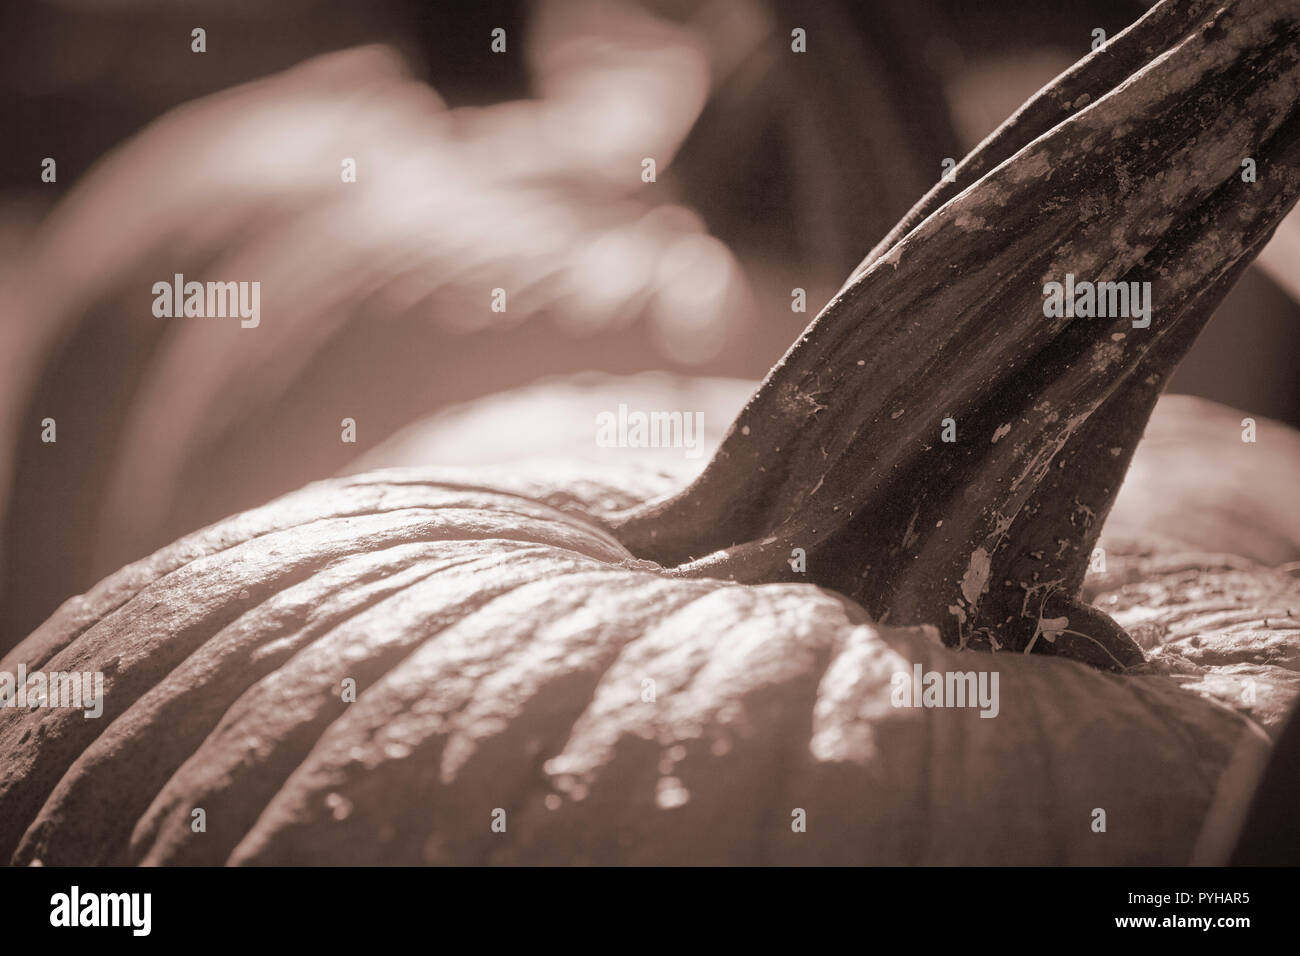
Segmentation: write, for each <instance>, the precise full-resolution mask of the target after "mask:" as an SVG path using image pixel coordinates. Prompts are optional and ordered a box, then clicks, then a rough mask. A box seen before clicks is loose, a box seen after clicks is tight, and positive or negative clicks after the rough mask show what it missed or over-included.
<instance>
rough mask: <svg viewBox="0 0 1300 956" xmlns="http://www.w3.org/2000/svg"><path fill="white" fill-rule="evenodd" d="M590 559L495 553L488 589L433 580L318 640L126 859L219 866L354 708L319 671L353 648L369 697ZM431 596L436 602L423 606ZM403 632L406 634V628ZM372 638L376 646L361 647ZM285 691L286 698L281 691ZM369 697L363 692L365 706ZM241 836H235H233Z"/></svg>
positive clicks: (213, 740)
mask: <svg viewBox="0 0 1300 956" xmlns="http://www.w3.org/2000/svg"><path fill="white" fill-rule="evenodd" d="M592 560H593V559H591V558H589V557H587V556H578V557H576V558H569V557H561V558H552V559H550V560H548V562H547V563H546V564H544V565H543V566H541V567H539V566H538V562H537V561H536V560H535V559H534V560H527V559H526V557H525V556H523V555H517V556H516V560H514V561H512V562H511V565H506V566H502V565H501V564H500V563H499V559H498V555H496V554H489V555H488V556H486V557H485V558H484V559H483V561H482V562H473V564H482V565H485V566H492V565H493V564H494V562H495V566H494V568H493V574H492V577H490V578H489V579H487V580H486V581H484V580H482V578H483V576H484V571H483V570H476V569H474V568H472V567H468V568H466V569H464V571H463V573H462V574H461V575H459V577H460V583H459V584H458V585H456V586H455V587H454V588H453V583H452V582H451V581H449V580H448V579H447V577H446V575H445V574H444V575H441V576H439V577H437V579H436V580H434V579H426V580H425V581H422V582H419V583H417V584H415V585H413V586H412V587H410V588H408V589H406V590H405V591H404V592H402V593H401V594H399V595H394V596H391V597H389V598H387V599H385V600H384V601H382V602H380V603H379V604H378V605H376V606H375V607H374V608H372V609H370V610H369V611H367V612H365V613H364V614H361V615H358V616H356V617H354V618H352V619H350V620H349V621H347V622H345V623H344V624H343V625H341V626H339V627H336V628H333V629H331V630H330V631H328V632H327V633H325V634H322V635H320V636H319V637H317V638H316V639H315V640H314V641H312V642H311V643H310V644H309V645H307V646H306V647H304V648H302V649H300V650H299V651H298V652H296V653H295V654H294V656H293V657H292V658H291V659H290V660H289V661H288V662H286V663H285V664H284V665H283V666H281V667H280V668H278V669H277V670H275V671H274V672H272V673H271V674H268V675H267V676H266V677H264V678H261V679H259V680H258V681H257V682H256V683H255V684H254V685H253V686H252V687H250V688H249V689H248V690H247V691H245V692H244V693H243V694H241V695H240V696H239V698H238V699H237V700H236V701H234V702H233V703H232V704H231V705H230V707H228V708H227V710H226V712H225V713H224V714H223V715H222V718H221V721H220V722H219V723H218V725H217V726H216V727H215V728H214V730H213V731H212V733H210V734H209V735H208V736H207V737H206V738H205V739H204V740H203V741H202V743H201V744H200V745H199V747H198V749H196V750H195V752H194V753H193V754H192V755H191V756H190V757H189V758H188V759H187V760H186V761H185V762H184V763H183V764H182V765H181V766H180V767H179V768H178V769H177V770H176V772H175V773H174V774H173V775H172V776H171V778H170V779H169V780H168V781H167V783H166V784H165V785H164V786H163V787H162V788H161V789H160V790H159V791H158V795H157V796H156V797H155V798H154V800H153V802H152V804H151V805H150V807H149V809H148V811H147V812H146V813H145V814H143V815H142V816H141V817H140V822H139V823H138V824H137V826H136V829H135V832H134V833H133V835H132V837H131V842H130V850H129V853H128V858H129V859H130V860H131V861H132V862H135V863H140V862H143V863H175V862H183V863H191V862H208V863H220V862H222V861H223V860H224V859H225V857H226V855H227V854H228V852H229V850H230V848H232V847H233V846H234V845H235V844H236V843H237V842H238V840H239V839H241V838H242V836H243V835H244V834H245V833H247V832H248V829H249V827H250V826H252V824H253V823H254V821H255V820H256V816H257V814H258V813H259V812H260V810H261V809H262V808H264V807H265V806H266V805H267V804H266V800H269V799H272V798H273V797H274V794H275V793H276V792H277V791H278V789H279V788H280V786H282V785H283V781H284V780H286V779H288V777H289V776H291V775H292V773H293V771H294V769H295V768H296V767H297V766H298V765H299V764H301V762H302V760H303V759H304V758H305V757H306V755H307V754H308V753H310V752H311V749H312V748H313V747H314V746H315V745H316V742H317V741H318V740H319V739H320V737H321V735H322V734H323V733H324V732H325V730H326V729H327V728H328V727H329V726H330V724H332V723H333V722H334V721H335V720H338V719H339V718H340V717H341V716H346V715H347V714H348V713H349V712H350V711H351V708H352V707H353V706H354V705H350V704H345V703H343V702H342V701H338V700H335V699H334V698H332V697H328V696H326V697H320V696H318V695H316V694H314V693H313V692H311V691H310V688H311V687H312V686H316V685H319V683H320V682H321V677H320V676H319V673H318V672H319V670H320V667H318V666H317V665H318V662H320V663H323V665H324V666H325V667H328V668H330V669H332V670H340V669H341V668H342V663H341V660H342V659H343V654H342V652H343V651H344V650H345V649H346V648H349V647H351V648H358V649H360V648H365V650H366V652H367V653H366V655H365V656H364V657H355V656H354V657H353V659H352V660H351V661H349V662H348V664H347V673H348V676H352V677H353V678H354V679H355V680H356V681H357V684H358V687H359V688H362V687H364V688H367V689H369V688H371V687H373V686H374V685H375V684H376V683H378V682H381V681H382V680H383V679H384V676H385V675H386V674H388V673H389V672H391V671H392V670H393V669H394V668H395V667H398V666H400V665H401V664H402V662H403V661H405V660H407V659H408V658H409V657H410V656H411V655H412V654H414V653H417V652H418V651H419V649H420V648H421V647H423V646H425V645H427V644H430V643H434V642H436V641H438V639H439V638H440V637H441V636H442V635H443V634H444V632H445V631H446V630H447V628H449V627H452V626H454V625H455V624H456V623H457V622H458V621H460V620H461V619H462V618H465V617H466V616H473V615H475V614H477V613H479V612H480V611H481V610H482V608H483V607H484V606H487V605H490V604H492V603H493V602H494V601H495V600H498V599H499V598H500V597H501V596H503V595H505V594H508V593H510V592H512V591H513V590H515V589H517V588H518V587H520V586H522V585H525V584H527V583H529V582H532V581H535V580H537V579H538V576H539V575H541V576H544V577H547V578H550V579H554V578H555V576H556V575H557V573H558V572H559V571H560V570H561V569H562V568H564V567H566V566H567V567H570V568H575V567H583V566H585V565H586V564H587V563H588V562H591V561H592ZM557 565H558V567H557ZM426 594H431V595H433V597H434V600H433V601H432V602H425V603H424V604H421V600H422V599H423V598H424V597H425V595H426ZM449 601H450V602H451V603H448V602H449ZM430 605H431V606H430ZM403 623H408V624H409V626H407V627H405V628H404V627H402V626H400V625H402V624H403ZM366 635H369V636H370V638H371V640H369V641H360V640H358V638H359V637H363V636H366ZM336 655H337V657H338V661H339V662H336ZM335 683H337V682H335ZM281 687H283V688H284V692H282V693H281V692H278V691H279V688H281ZM364 696H365V691H362V693H361V694H360V695H359V696H358V703H360V701H361V699H362V698H363V697H364ZM268 713H270V714H271V718H270V719H268V718H267V715H268ZM247 733H251V734H253V735H254V736H256V737H257V738H258V740H265V739H266V737H267V735H268V734H270V735H271V738H272V739H271V740H270V748H269V749H267V750H266V751H265V754H264V755H258V754H251V755H250V754H247V753H246V752H245V750H244V749H243V747H242V746H241V741H242V740H243V737H242V736H241V735H244V734H247ZM250 761H251V762H250ZM231 780H239V781H241V783H240V785H239V786H238V787H237V788H235V789H236V790H237V796H238V798H239V803H238V804H237V805H234V806H231V807H228V808H226V809H225V810H224V811H222V812H221V813H217V812H215V811H214V810H213V809H212V806H213V805H214V804H213V803H212V801H213V800H214V799H216V798H218V796H219V795H224V794H225V793H229V784H230V781H231ZM214 788H215V789H214ZM263 795H265V799H263ZM196 799H197V800H201V801H202V800H207V801H208V803H207V805H208V806H209V829H208V832H207V833H206V834H205V835H204V838H203V839H202V840H199V841H194V840H192V839H191V838H190V830H189V806H190V805H191V804H192V801H194V800H196ZM236 817H237V818H238V819H235V818H236ZM240 820H243V821H244V822H243V823H241V822H240ZM236 829H237V830H239V832H238V833H234V830H236ZM217 844H221V845H217Z"/></svg>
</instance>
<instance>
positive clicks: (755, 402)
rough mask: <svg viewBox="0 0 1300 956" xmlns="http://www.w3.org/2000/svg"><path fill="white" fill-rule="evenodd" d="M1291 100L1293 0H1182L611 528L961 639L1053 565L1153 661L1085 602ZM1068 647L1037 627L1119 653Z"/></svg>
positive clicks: (1276, 161)
mask: <svg viewBox="0 0 1300 956" xmlns="http://www.w3.org/2000/svg"><path fill="white" fill-rule="evenodd" d="M1298 101H1300V4H1297V3H1295V2H1294V0H1288V2H1285V3H1280V4H1279V3H1277V2H1275V0H1232V2H1228V3H1209V2H1204V0H1184V2H1174V0H1164V2H1162V3H1161V4H1159V5H1158V6H1156V7H1154V8H1153V9H1152V10H1151V11H1149V12H1148V13H1147V15H1146V16H1144V17H1143V18H1142V19H1141V20H1139V21H1138V22H1137V23H1135V24H1134V25H1133V26H1131V27H1130V28H1129V29H1128V30H1126V31H1124V32H1123V33H1122V34H1120V35H1119V36H1117V37H1115V38H1114V39H1113V40H1112V41H1111V42H1110V43H1109V44H1107V45H1106V46H1104V47H1103V48H1102V49H1100V50H1099V51H1097V52H1095V53H1093V54H1092V55H1091V56H1089V57H1088V58H1086V59H1085V60H1083V61H1082V62H1081V63H1080V64H1078V65H1077V66H1076V67H1074V68H1073V69H1071V70H1070V71H1068V72H1067V73H1065V74H1063V75H1062V76H1061V77H1059V78H1058V79H1057V80H1056V81H1054V82H1053V83H1052V84H1051V85H1050V86H1048V87H1047V88H1046V89H1044V90H1043V91H1042V92H1040V93H1039V94H1037V96H1035V97H1034V99H1033V100H1031V101H1030V102H1029V103H1028V104H1026V105H1025V106H1024V107H1023V108H1022V109H1021V110H1020V111H1019V112H1018V113H1017V114H1016V115H1015V116H1013V117H1012V118H1011V119H1010V120H1008V122H1007V123H1006V124H1004V125H1003V127H1002V128H1001V129H999V130H998V132H996V133H995V134H993V135H992V136H990V137H989V138H988V139H987V140H986V141H985V142H984V143H983V144H981V145H980V146H979V147H978V148H977V149H976V150H975V151H974V152H973V153H972V154H971V155H970V156H968V157H966V159H965V160H964V161H963V162H962V163H961V164H960V165H959V166H958V167H957V169H956V177H955V178H956V182H954V183H940V184H939V185H938V186H936V187H935V188H934V189H933V190H932V191H931V192H930V194H929V195H927V196H926V197H925V198H924V199H922V200H921V202H920V203H918V204H917V206H916V207H915V208H914V209H913V210H912V212H910V213H909V214H908V216H907V217H905V218H904V219H903V221H902V222H901V223H900V224H899V225H898V226H897V227H896V228H895V229H894V231H893V232H892V233H891V234H890V236H888V237H887V238H886V240H885V241H884V242H882V243H881V244H880V245H879V246H877V247H876V249H875V250H873V251H872V253H871V254H870V255H869V256H868V257H867V259H866V260H864V263H863V265H862V266H860V267H859V268H858V270H857V271H856V272H855V273H854V275H853V276H852V277H851V278H850V281H849V282H848V283H847V284H846V286H845V287H844V288H843V289H842V290H841V291H840V293H839V294H838V295H837V296H836V297H835V298H834V299H833V300H832V301H831V302H830V304H829V305H827V306H826V308H825V309H824V310H823V311H822V312H821V314H820V315H818V317H817V318H816V319H814V320H813V322H812V323H811V324H810V325H809V326H808V328H807V329H806V330H805V331H804V333H803V335H802V336H800V338H799V340H798V341H797V342H796V343H795V344H794V345H793V346H792V347H791V348H790V350H789V351H788V352H787V353H786V355H785V356H784V357H783V358H782V359H781V361H780V362H779V363H778V364H777V365H776V367H775V368H773V369H772V371H771V372H770V373H769V374H768V376H767V378H766V379H765V381H764V382H763V384H762V386H761V387H760V388H759V390H758V391H757V392H756V393H755V395H754V396H753V398H751V399H750V402H749V404H748V405H747V406H746V407H745V409H744V410H743V411H742V412H741V414H740V416H739V417H738V418H737V419H736V421H735V422H734V423H733V424H732V427H731V430H730V432H729V433H728V435H727V437H726V439H725V440H724V442H723V444H722V446H721V447H720V448H719V450H718V452H717V454H716V455H715V456H714V458H713V460H712V461H711V462H710V463H709V465H708V467H707V468H706V469H705V471H704V472H703V473H702V474H701V476H700V477H699V478H698V479H697V480H696V481H695V482H694V483H693V484H692V485H691V486H690V487H688V488H687V489H685V490H684V491H682V492H681V493H679V494H677V495H675V496H672V497H670V498H667V499H665V500H662V501H659V502H655V503H651V504H650V505H647V506H645V507H643V508H640V509H637V510H635V511H633V512H630V513H627V514H624V515H620V516H616V517H615V518H614V519H612V520H611V522H610V524H611V527H612V529H613V530H614V532H615V534H617V535H618V537H619V538H620V540H622V541H623V543H624V544H625V545H626V546H627V547H628V548H629V550H631V551H632V552H633V553H634V554H636V555H637V556H638V557H641V558H646V559H650V560H654V561H657V562H659V563H660V564H661V565H664V566H665V567H670V568H673V569H675V570H674V573H675V574H679V575H683V576H708V577H722V578H731V579H734V580H737V581H746V582H761V581H792V580H794V581H797V580H805V581H812V582H814V583H816V584H819V585H821V586H823V587H828V588H833V589H835V590H837V591H840V592H842V593H844V594H847V595H849V596H850V597H852V598H854V599H855V600H857V601H858V602H859V603H861V604H862V605H863V606H864V607H865V608H866V609H867V610H868V611H869V612H870V613H872V614H873V615H874V616H876V617H877V618H880V617H882V616H884V615H886V614H888V615H889V616H890V621H891V622H892V623H900V624H911V623H932V624H939V625H940V630H941V632H942V633H943V635H944V638H945V640H946V641H947V642H949V643H951V644H968V643H970V644H975V645H979V644H980V643H981V641H980V639H979V637H978V635H980V634H984V635H988V634H993V635H996V638H995V642H994V643H996V645H997V646H999V647H1001V648H1004V649H1011V650H1017V651H1019V650H1023V649H1024V648H1025V647H1026V646H1028V645H1029V643H1030V642H1031V641H1032V640H1033V636H1034V634H1035V633H1037V624H1036V621H1035V619H1034V616H1033V615H1028V616H1026V614H1025V610H1024V609H1025V606H1026V605H1025V597H1026V594H1029V593H1035V592H1036V591H1037V589H1040V588H1042V587H1043V586H1044V585H1045V584H1049V583H1050V584H1052V585H1054V586H1055V587H1056V588H1059V589H1060V590H1061V592H1062V593H1061V594H1060V595H1054V597H1053V600H1054V601H1057V602H1060V603H1061V604H1062V606H1068V614H1069V617H1070V620H1071V622H1072V623H1074V624H1080V623H1081V622H1086V626H1085V630H1087V631H1088V632H1089V635H1090V638H1092V639H1096V640H1097V641H1099V642H1100V643H1101V644H1102V645H1104V647H1105V650H1106V655H1107V656H1108V657H1113V658H1116V659H1118V660H1119V661H1120V662H1124V666H1128V665H1129V663H1131V662H1133V661H1134V655H1135V654H1136V660H1141V652H1140V650H1138V648H1137V646H1136V644H1134V643H1133V642H1132V641H1131V640H1130V639H1128V638H1127V636H1126V635H1124V632H1123V630H1122V629H1121V628H1119V626H1118V625H1116V624H1115V623H1114V622H1113V621H1111V620H1110V619H1109V618H1108V617H1106V615H1104V614H1102V613H1101V612H1100V611H1097V610H1096V609H1092V608H1086V606H1085V605H1082V604H1080V603H1079V602H1078V601H1077V600H1075V596H1077V595H1078V593H1079V589H1080V586H1081V584H1082V581H1083V576H1084V573H1085V571H1086V570H1087V564H1088V559H1089V556H1090V555H1091V553H1092V549H1093V546H1094V544H1095V542H1096V539H1097V536H1098V534H1099V533H1100V530H1101V524H1102V521H1103V520H1104V518H1105V516H1106V514H1107V513H1108V511H1109V509H1110V507H1111V504H1112V503H1113V501H1114V498H1115V494H1116V492H1117V491H1118V489H1119V485H1120V482H1121V481H1122V479H1123V476H1124V473H1125V471H1126V469H1127V467H1128V464H1129V461H1130V459H1131V457H1132V454H1133V451H1134V449H1135V447H1136V445H1137V442H1138V440H1139V439H1140V438H1141V435H1142V432H1143V429H1144V428H1145V426H1146V422H1147V419H1148V417H1149V416H1150V413H1151V410H1152V409H1153V407H1154V405H1155V401H1156V398H1157V397H1158V395H1159V394H1160V392H1161V391H1162V390H1163V388H1164V386H1165V384H1166V382H1167V381H1168V378H1169V376H1170V374H1171V373H1172V372H1173V369H1174V367H1175V366H1176V365H1177V364H1178V362H1179V361H1180V360H1181V358H1182V357H1183V355H1184V354H1186V352H1187V350H1188V349H1189V348H1190V346H1191V344H1192V341H1193V340H1194V339H1195V337H1196V335H1197V333H1198V332H1199V331H1200V329H1201V328H1202V327H1203V326H1204V324H1205V322H1206V321H1207V320H1208V319H1209V316H1210V315H1211V313H1212V312H1213V311H1214V309H1215V308H1216V307H1217V306H1218V304H1219V302H1220V301H1222V299H1223V297H1224V296H1225V295H1226V294H1227V292H1228V290H1229V289H1230V288H1231V286H1232V285H1233V284H1234V283H1235V281H1236V279H1237V278H1238V277H1239V276H1240V274H1241V272H1242V271H1243V270H1244V269H1245V267H1246V266H1247V265H1248V264H1249V262H1250V261H1251V260H1252V259H1253V258H1254V257H1255V255H1256V254H1257V253H1258V252H1259V250H1260V249H1261V248H1262V246H1263V245H1264V243H1265V242H1266V241H1267V240H1268V237H1269V236H1270V235H1271V233H1272V231H1273V229H1274V228H1275V227H1276V225H1277V223H1278V222H1279V221H1280V220H1281V219H1282V217H1283V216H1284V215H1286V213H1287V211H1288V210H1289V209H1290V208H1291V207H1292V206H1293V205H1294V204H1295V201H1296V198H1297V195H1298V194H1300V107H1298V106H1297V102H1298ZM1248 158H1249V159H1250V160H1251V161H1252V163H1253V168H1254V169H1255V170H1256V175H1255V176H1254V177H1250V178H1249V179H1248V178H1246V177H1244V175H1243V161H1244V160H1245V159H1248ZM1053 283H1056V284H1059V286H1056V285H1052V284H1053ZM1101 283H1111V284H1112V285H1102V286H1101V291H1100V292H1099V293H1098V294H1097V295H1096V296H1093V295H1092V293H1093V292H1094V291H1096V290H1097V286H1098V285H1100V284H1101ZM1085 287H1086V288H1087V290H1088V291H1087V292H1083V291H1081V290H1083V289H1084V288H1085ZM1121 290H1123V294H1124V297H1123V298H1121ZM1053 297H1055V299H1056V301H1057V302H1061V301H1062V300H1065V301H1067V302H1068V305H1066V306H1064V307H1063V309H1062V310H1061V311H1060V312H1057V311H1055V310H1054V309H1053V308H1052V303H1053ZM1103 300H1105V301H1104V302H1103ZM1125 303H1127V308H1126V307H1125ZM1049 313H1050V314H1049ZM1062 313H1063V314H1062ZM984 643H987V641H985V642H984ZM1055 644H1056V645H1058V646H1053V645H1052V644H1050V643H1049V642H1045V641H1044V642H1039V643H1038V647H1037V648H1036V649H1037V650H1040V651H1041V650H1044V649H1047V648H1049V647H1051V648H1052V649H1053V651H1054V652H1055V653H1058V654H1061V653H1064V654H1067V655H1068V656H1073V657H1079V658H1082V659H1087V660H1090V661H1091V662H1092V663H1094V664H1096V663H1099V661H1098V659H1097V658H1098V654H1097V653H1095V652H1089V651H1086V650H1084V649H1083V645H1088V646H1089V647H1092V646H1093V645H1092V644H1091V640H1078V641H1073V642H1070V641H1067V642H1060V641H1058V642H1055ZM1094 650H1095V648H1094Z"/></svg>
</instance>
